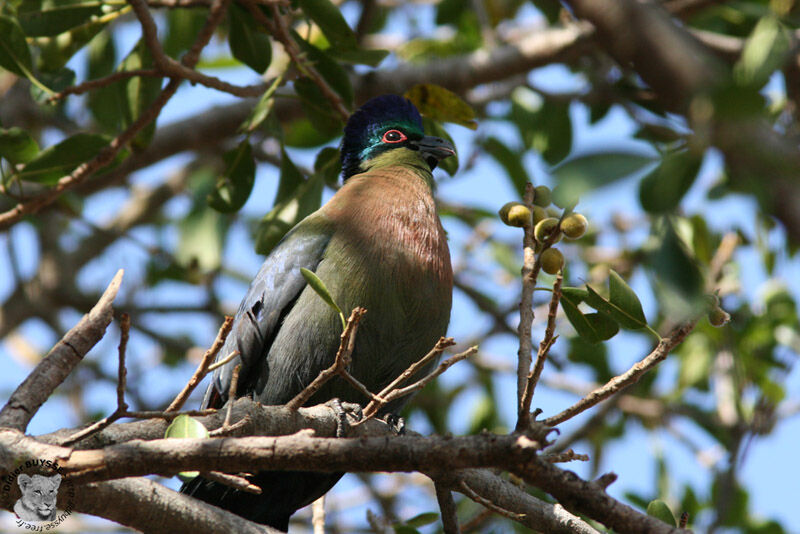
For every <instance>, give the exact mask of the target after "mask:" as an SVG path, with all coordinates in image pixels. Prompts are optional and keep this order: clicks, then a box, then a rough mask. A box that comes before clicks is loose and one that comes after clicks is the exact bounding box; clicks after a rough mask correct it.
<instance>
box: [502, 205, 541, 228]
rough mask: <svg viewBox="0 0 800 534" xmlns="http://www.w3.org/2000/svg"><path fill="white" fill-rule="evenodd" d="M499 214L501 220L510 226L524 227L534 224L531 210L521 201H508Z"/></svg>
mask: <svg viewBox="0 0 800 534" xmlns="http://www.w3.org/2000/svg"><path fill="white" fill-rule="evenodd" d="M498 214H499V215H500V220H502V221H503V222H504V223H505V224H507V225H509V226H519V227H524V226H530V225H531V224H533V216H532V214H531V210H530V209H528V206H526V205H525V204H522V203H521V202H507V203H506V204H505V205H504V206H503V207H502V208H500V211H499V212H498Z"/></svg>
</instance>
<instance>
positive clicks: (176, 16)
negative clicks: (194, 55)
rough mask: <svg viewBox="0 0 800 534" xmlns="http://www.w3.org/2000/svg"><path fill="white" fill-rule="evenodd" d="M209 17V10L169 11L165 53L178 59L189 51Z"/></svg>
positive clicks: (186, 9)
mask: <svg viewBox="0 0 800 534" xmlns="http://www.w3.org/2000/svg"><path fill="white" fill-rule="evenodd" d="M232 7H235V4H234V6H232ZM207 17H208V8H182V9H168V10H167V36H166V37H165V38H164V52H166V53H167V55H169V56H172V57H178V55H179V54H180V53H181V52H185V51H187V50H189V48H191V46H192V45H193V44H194V41H195V39H197V34H198V33H200V30H202V29H203V26H204V25H205V22H206V18H207Z"/></svg>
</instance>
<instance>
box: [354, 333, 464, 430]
mask: <svg viewBox="0 0 800 534" xmlns="http://www.w3.org/2000/svg"><path fill="white" fill-rule="evenodd" d="M477 352H478V347H470V348H468V349H467V350H465V351H464V352H460V353H458V354H455V355H453V356H451V357H450V358H448V359H447V360H445V361H443V362H442V363H440V364H439V367H437V368H436V369H434V370H433V371H432V372H431V373H430V374H428V375H427V376H425V377H423V378H421V379H419V380H417V381H416V382H414V383H413V384H411V385H408V386H406V387H404V388H398V389H394V390H392V391H390V392H387V393H385V394H382V395H381V398H380V399H379V400H377V402H375V404H374V405H373V403H370V406H373V407H372V408H369V406H368V407H367V408H369V411H368V409H367V408H365V409H364V411H363V417H362V418H361V420H360V421H358V422H357V423H355V425H354V426H358V425H360V424H363V423H364V422H366V421H368V420H369V419H371V418H372V417H374V416H375V415H376V414H377V413H378V412H379V411H380V410H381V408H383V407H384V406H386V405H387V404H389V403H391V402H393V401H396V400H397V399H400V398H403V397H405V396H407V395H411V394H412V393H414V392H416V391H419V390H420V389H422V388H424V387H425V386H427V385H428V384H429V383H430V382H431V381H432V380H433V379H434V378H436V377H437V376H439V375H441V374H442V373H444V372H445V371H447V370H448V369H449V368H450V367H451V366H452V365H454V364H456V363H458V362H460V361H461V360H464V359H466V358H469V357H470V356H472V355H473V354H475V353H477ZM381 393H383V392H381Z"/></svg>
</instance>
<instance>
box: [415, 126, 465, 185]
mask: <svg viewBox="0 0 800 534" xmlns="http://www.w3.org/2000/svg"><path fill="white" fill-rule="evenodd" d="M422 127H423V128H424V129H425V133H427V134H428V135H434V136H436V137H442V138H444V139H446V140H448V141H450V143H452V145H453V146H456V144H455V141H453V138H452V137H450V134H449V133H447V130H445V129H444V127H442V125H441V124H439V123H438V122H436V121H435V120H433V119H429V118H427V117H423V119H422ZM439 168H440V169H442V170H443V171H445V172H446V173H447V174H449V175H450V176H454V175H455V174H456V171H458V152H456V155H455V156H450V157H447V158H444V159H443V160H442V161H440V162H439Z"/></svg>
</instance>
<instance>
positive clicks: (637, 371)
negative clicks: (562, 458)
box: [543, 319, 697, 426]
mask: <svg viewBox="0 0 800 534" xmlns="http://www.w3.org/2000/svg"><path fill="white" fill-rule="evenodd" d="M695 324H697V320H696V319H695V320H692V321H689V322H687V323H684V324H682V325H681V326H679V327H678V328H676V329H675V330H673V331H672V332H671V333H670V334H669V335H668V336H666V337H664V338H662V339H661V341H659V342H658V345H656V348H654V349H653V351H652V352H651V353H650V354H648V355H647V356H646V357H645V358H644V359H642V360H641V361H639V362H636V363H635V364H634V365H633V366H632V367H631V368H630V369H628V370H627V371H625V372H624V373H622V374H621V375H617V376H615V377H614V378H612V379H611V380H609V381H608V382H606V383H605V384H604V385H602V386H600V387H599V388H597V389H595V390H594V391H592V392H591V393H589V394H587V395H586V396H585V397H583V398H582V399H581V400H579V401H578V402H576V403H575V404H573V405H572V406H570V407H569V408H567V409H566V410H564V411H563V412H561V413H559V414H557V415H554V416H552V417H548V418H547V419H545V420H544V421H543V423H544V424H545V425H547V426H555V425H557V424H559V423H563V422H564V421H566V420H567V419H571V418H572V417H575V416H576V415H578V414H579V413H581V412H583V411H584V410H587V409H589V408H591V407H592V406H594V405H595V404H597V403H599V402H601V401H603V400H605V399H607V398H608V397H610V396H611V395H614V394H615V393H617V392H619V391H622V390H623V389H625V388H627V387H628V386H630V385H632V384H635V383H636V382H638V381H639V379H640V378H642V376H644V374H645V373H647V372H648V371H649V370H651V369H652V368H653V367H655V366H656V365H658V364H659V363H660V362H661V361H663V360H664V359H665V358H666V357H667V355H668V354H669V352H670V351H671V350H672V349H673V348H675V347H676V346H677V345H678V344H679V343H680V342H681V341H683V340H684V338H685V337H686V336H687V335H689V332H691V331H692V329H693V328H694V326H695Z"/></svg>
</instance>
